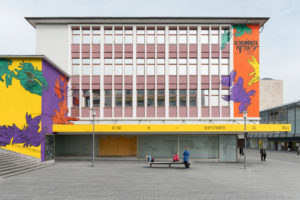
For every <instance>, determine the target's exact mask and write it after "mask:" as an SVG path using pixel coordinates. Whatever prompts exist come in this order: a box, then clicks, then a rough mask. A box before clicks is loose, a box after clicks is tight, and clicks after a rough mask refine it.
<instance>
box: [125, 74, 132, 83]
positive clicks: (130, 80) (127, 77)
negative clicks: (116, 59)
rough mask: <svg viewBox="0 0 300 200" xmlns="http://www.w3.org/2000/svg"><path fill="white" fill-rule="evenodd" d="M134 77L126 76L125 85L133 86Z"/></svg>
mask: <svg viewBox="0 0 300 200" xmlns="http://www.w3.org/2000/svg"><path fill="white" fill-rule="evenodd" d="M132 79H133V78H132V76H124V82H125V84H132V83H133V80H132Z"/></svg>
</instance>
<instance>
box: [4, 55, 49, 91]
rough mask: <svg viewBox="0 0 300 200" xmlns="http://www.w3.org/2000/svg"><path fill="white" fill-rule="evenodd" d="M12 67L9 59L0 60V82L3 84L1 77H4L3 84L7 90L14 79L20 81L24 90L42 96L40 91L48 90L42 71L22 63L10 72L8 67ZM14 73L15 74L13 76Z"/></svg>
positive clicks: (29, 64)
mask: <svg viewBox="0 0 300 200" xmlns="http://www.w3.org/2000/svg"><path fill="white" fill-rule="evenodd" d="M11 65H12V61H11V60H9V59H0V81H2V82H4V79H2V78H1V77H2V76H3V75H5V84H6V87H7V88H8V87H9V86H10V85H12V79H13V78H16V79H18V80H19V81H20V83H21V85H22V86H23V87H24V89H25V90H27V91H29V92H31V93H33V94H37V95H39V96H42V90H43V89H44V90H47V89H48V83H47V81H46V79H45V78H44V76H43V74H42V71H39V70H38V68H34V67H33V65H32V63H30V62H26V63H25V62H24V61H22V62H21V63H20V66H19V68H21V69H17V68H16V69H14V70H10V69H9V66H11ZM15 72H16V74H15Z"/></svg>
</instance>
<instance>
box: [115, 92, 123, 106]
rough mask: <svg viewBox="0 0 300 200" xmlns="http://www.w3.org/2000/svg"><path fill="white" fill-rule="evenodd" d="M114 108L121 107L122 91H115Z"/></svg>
mask: <svg viewBox="0 0 300 200" xmlns="http://www.w3.org/2000/svg"><path fill="white" fill-rule="evenodd" d="M115 106H116V107H122V90H115Z"/></svg>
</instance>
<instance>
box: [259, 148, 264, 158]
mask: <svg viewBox="0 0 300 200" xmlns="http://www.w3.org/2000/svg"><path fill="white" fill-rule="evenodd" d="M263 152H264V148H261V149H260V161H263Z"/></svg>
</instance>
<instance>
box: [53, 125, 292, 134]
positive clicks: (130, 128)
mask: <svg viewBox="0 0 300 200" xmlns="http://www.w3.org/2000/svg"><path fill="white" fill-rule="evenodd" d="M244 131H245V130H244V125H243V124H165V125H160V124H151V125H146V124H137V125H135V124H119V125H116V124H96V125H95V132H100V133H101V132H244ZM246 131H247V132H289V131H291V125H290V124H247V125H246ZM53 132H64V133H66V132H93V125H92V124H86V125H82V124H80V125H53Z"/></svg>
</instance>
